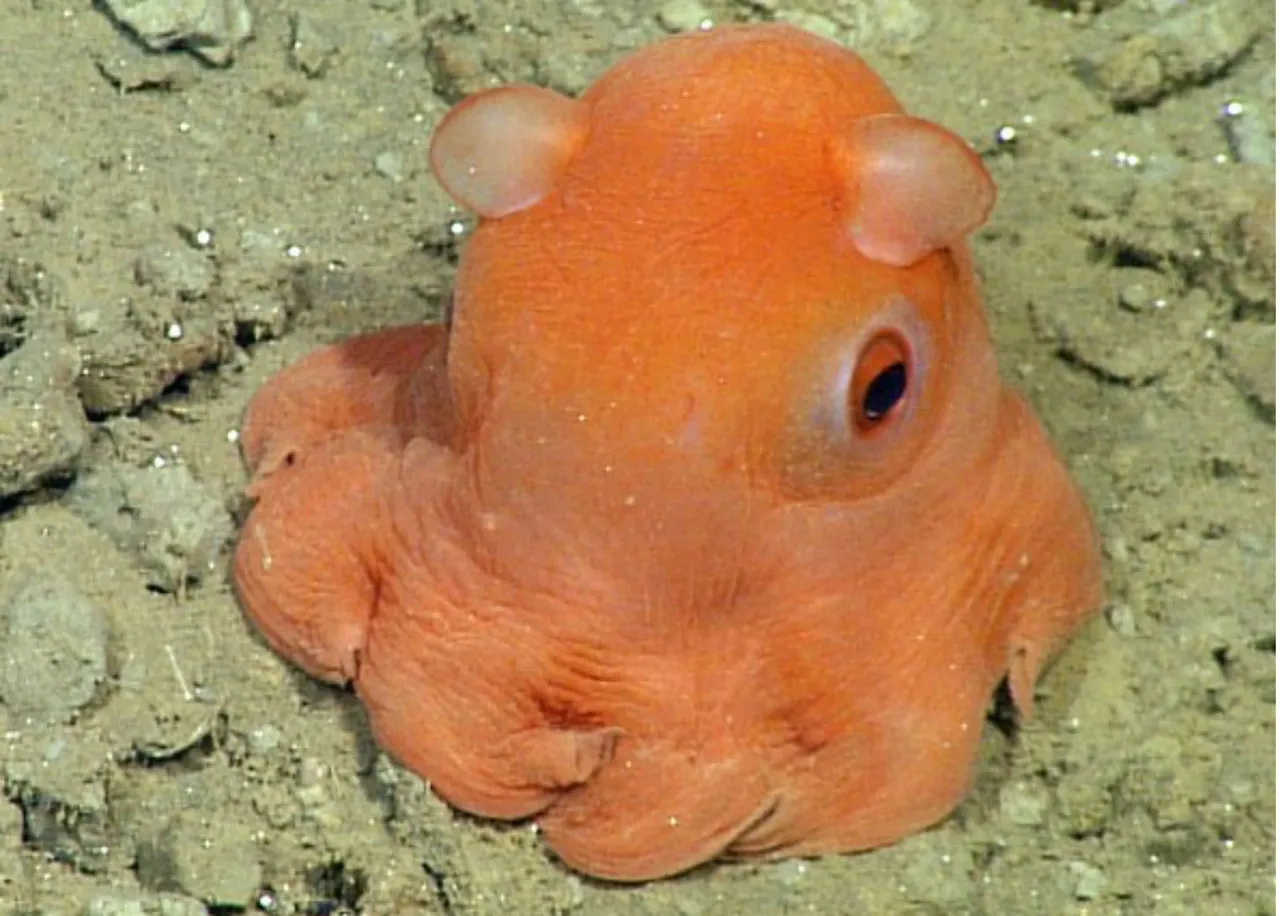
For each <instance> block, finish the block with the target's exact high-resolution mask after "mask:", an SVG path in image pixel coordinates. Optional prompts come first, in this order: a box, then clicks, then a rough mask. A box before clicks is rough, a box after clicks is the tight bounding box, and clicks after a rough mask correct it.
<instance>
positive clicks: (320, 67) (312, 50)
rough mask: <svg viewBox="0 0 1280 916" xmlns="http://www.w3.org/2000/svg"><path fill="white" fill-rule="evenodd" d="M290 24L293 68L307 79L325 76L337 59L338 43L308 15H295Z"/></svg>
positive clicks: (290, 56)
mask: <svg viewBox="0 0 1280 916" xmlns="http://www.w3.org/2000/svg"><path fill="white" fill-rule="evenodd" d="M289 24H290V28H291V31H292V35H291V36H290V40H289V62H290V63H291V64H293V68H294V69H295V70H297V71H298V72H299V73H301V74H302V75H303V76H305V77H306V78H307V79H319V78H320V77H322V76H324V75H325V73H327V72H328V70H329V67H330V66H331V65H332V63H333V61H334V58H335V57H337V54H338V43H337V41H335V40H334V39H333V38H331V37H330V36H329V33H328V30H327V29H324V28H322V27H321V26H320V25H319V24H318V23H317V22H316V21H315V19H314V18H313V17H312V16H310V15H308V14H304V13H294V14H293V15H292V16H291V17H290V21H289Z"/></svg>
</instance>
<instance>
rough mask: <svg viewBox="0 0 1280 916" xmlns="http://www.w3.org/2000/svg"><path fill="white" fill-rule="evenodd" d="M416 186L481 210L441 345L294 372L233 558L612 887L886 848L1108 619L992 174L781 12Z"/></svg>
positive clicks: (308, 363)
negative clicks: (997, 286) (762, 859)
mask: <svg viewBox="0 0 1280 916" xmlns="http://www.w3.org/2000/svg"><path fill="white" fill-rule="evenodd" d="M431 164H432V167H433V170H434V173H435V175H436V177H437V179H438V180H439V181H440V183H441V185H442V186H443V187H444V189H445V190H446V191H447V192H448V193H449V194H450V195H451V196H452V197H453V198H454V199H455V200H456V201H457V202H458V203H459V204H460V205H461V206H464V207H466V208H469V209H470V210H472V211H474V212H476V213H477V214H478V215H479V217H480V219H479V224H478V226H477V228H476V230H475V232H474V235H473V236H472V238H471V239H470V240H469V242H468V243H467V246H466V249H465V252H464V255H463V258H462V261H461V263H460V265H459V269H458V273H457V278H456V285H455V288H454V292H453V306H452V315H451V319H450V320H449V321H448V323H447V325H446V324H445V323H435V324H422V325H415V326H411V327H399V328H392V329H390V330H385V331H381V332H377V333H371V334H368V335H365V336H360V337H356V338H354V339H351V340H347V341H345V342H342V343H339V344H336V345H334V346H329V347H326V348H324V349H321V350H319V351H318V352H315V353H313V354H311V355H309V356H307V357H305V358H304V359H302V360H301V361H299V362H298V363H296V364H295V365H293V366H291V367H290V368H288V369H286V370H285V371H283V372H281V373H280V374H279V375H277V376H276V377H275V378H273V379H271V380H270V381H269V382H268V383H267V384H266V385H265V386H264V387H263V388H262V389H261V390H260V392H259V393H257V395H256V396H255V397H254V398H253V400H252V403H251V404H250V405H249V408H248V412H247V414H246V417H245V419H244V424H243V430H242V443H243V449H244V455H245V458H246V461H247V464H248V466H249V469H250V472H251V476H252V480H251V483H250V485H249V494H250V495H251V496H252V497H253V498H254V499H255V500H256V505H255V506H254V508H253V510H252V512H251V514H250V515H249V517H248V519H247V521H246V523H245V527H244V531H243V535H242V537H241V539H240V542H239V545H238V548H237V553H236V557H235V582H236V586H237V589H238V593H239V595H240V598H241V601H242V603H243V606H244V608H245V610H246V612H247V614H248V616H249V617H250V618H251V620H252V621H253V622H254V623H255V624H256V625H257V627H258V629H259V630H260V631H261V633H262V634H263V636H264V637H265V638H266V640H267V642H268V643H269V644H270V645H271V646H272V647H273V648H274V649H275V650H276V651H277V652H279V653H280V654H281V655H283V656H284V657H285V658H287V659H289V660H291V661H293V662H294V663H296V664H297V665H299V666H301V667H302V668H303V669H305V670H306V671H307V672H309V673H310V674H311V675H313V676H315V677H317V678H321V679H323V680H326V681H331V682H337V683H349V684H351V685H352V686H353V687H354V691H355V693H356V695H357V696H358V697H359V698H360V700H361V702H362V703H363V704H364V706H365V708H366V710H367V712H368V717H369V722H370V725H371V728H372V730H373V733H374V736H375V737H376V739H377V740H378V742H379V743H380V744H381V745H382V747H383V748H385V749H386V750H387V751H388V752H389V753H390V754H391V755H392V756H393V757H394V758H395V759H397V760H398V761H400V762H401V763H402V764H404V765H405V766H407V767H408V768H410V769H411V770H413V771H415V772H416V773H418V774H420V775H421V776H422V777H424V778H425V779H427V780H428V781H429V782H430V784H431V786H432V787H433V789H434V790H435V791H436V792H437V793H439V795H440V796H442V797H443V798H444V799H445V800H447V801H448V802H450V803H451V804H453V805H454V806H456V807H457V808H460V809H462V810H465V811H468V812H472V813H474V814H477V815H481V816H486V817H491V818H502V819H519V818H534V819H536V822H537V824H538V825H539V826H540V828H541V832H542V834H543V835H544V836H545V838H546V841H547V843H548V844H549V845H550V847H551V848H552V849H553V850H554V851H555V852H556V853H557V854H558V855H559V856H560V858H561V859H563V860H564V861H565V862H566V863H567V864H568V865H570V866H572V867H573V868H576V869H580V870H582V871H583V872H586V873H589V874H592V875H596V876H601V877H605V878H611V879H618V880H641V879H649V878H655V877H660V876H665V875H671V874H673V873H677V872H680V871H683V870H686V869H688V868H690V867H692V866H695V865H697V864H699V863H702V862H705V861H707V860H709V859H712V858H715V857H717V856H720V855H728V856H735V857H738V856H740V857H746V856H785V855H809V854H819V853H826V852H832V851H851V850H859V849H866V848H869V847H874V846H878V845H881V844H886V843H890V842H893V841H895V840H897V839H899V838H901V837H903V836H904V835H906V834H908V833H910V832H912V831H916V830H919V829H921V828H924V827H926V826H928V825H930V824H932V823H934V822H936V821H938V820H939V819H940V818H942V817H944V816H945V815H946V814H947V813H948V812H950V811H951V810H952V809H953V808H954V807H955V806H956V805H957V804H958V802H959V801H960V799H961V798H962V797H963V795H964V793H965V791H966V789H967V786H968V784H969V782H970V778H971V774H972V769H973V761H974V757H975V747H976V744H977V742H978V739H979V734H980V732H981V731H982V724H983V720H984V715H985V713H986V710H987V708H988V704H989V702H990V699H991V696H992V693H993V690H994V689H995V688H996V687H997V685H998V684H999V683H1000V681H1001V680H1002V679H1003V678H1005V677H1006V676H1007V678H1008V683H1009V687H1010V690H1011V693H1012V696H1013V699H1014V701H1015V702H1016V704H1017V706H1018V707H1019V709H1020V710H1021V711H1022V712H1023V713H1027V712H1029V711H1030V709H1031V705H1032V697H1033V686H1034V683H1035V680H1036V678H1037V675H1038V674H1039V672H1040V671H1041V670H1042V668H1043V666H1044V665H1045V664H1046V662H1047V660H1048V659H1049V658H1050V657H1051V656H1052V655H1053V654H1054V652H1055V651H1056V650H1057V649H1058V648H1059V647H1060V646H1061V645H1062V644H1063V642H1064V640H1065V639H1066V638H1067V637H1068V635H1069V634H1070V633H1071V632H1072V630H1073V629H1074V628H1075V627H1076V626H1077V624H1078V623H1079V622H1080V621H1081V620H1082V619H1083V618H1084V617H1085V616H1086V615H1088V614H1089V613H1090V612H1092V611H1093V610H1094V609H1095V608H1096V607H1097V606H1098V604H1099V603H1100V600H1101V596H1100V589H1101V585H1100V571H1099V566H1100V564H1099V557H1098V552H1097V549H1096V546H1095V535H1094V531H1093V528H1092V525H1091V522H1090V519H1089V516H1088V513H1087V510H1086V507H1085V504H1084V502H1083V501H1082V499H1081V497H1080V495H1079V494H1078V492H1077V490H1076V488H1075V487H1074V486H1073V485H1072V483H1071V481H1070V480H1069V478H1068V476H1067V473H1066V471H1065V470H1064V467H1063V465H1062V464H1061V463H1060V462H1059V460H1058V459H1057V458H1056V457H1055V454H1054V452H1053V451H1052V449H1051V447H1050V445H1049V444H1048V442H1047V441H1046V439H1045V436H1044V434H1043V432H1042V430H1041V428H1040V426H1039V425H1038V423H1037V421H1036V420H1035V418H1034V417H1033V416H1032V414H1031V413H1030V411H1029V410H1028V408H1027V406H1026V405H1025V404H1024V402H1023V401H1022V400H1021V398H1020V397H1018V396H1017V395H1016V394H1014V393H1013V392H1011V391H1010V390H1009V389H1007V388H1006V387H1005V386H1004V385H1002V383H1001V381H1000V379H999V378H998V376H997V370H996V361H995V356H994V353H993V348H992V345H991V342H990V340H989V337H988V331H987V327H986V323H985V319H984V317H983V313H982V309H981V304H980V300H979V293H978V289H977V285H976V280H975V276H974V271H973V268H972V266H971V264H970V259H969V255H968V253H967V251H966V247H965V241H964V240H965V238H966V236H967V235H968V234H969V233H970V232H972V231H973V230H974V229H975V228H976V227H978V226H979V225H980V224H981V223H982V222H983V221H984V220H985V219H986V217H987V215H988V212H989V210H990V208H991V206H992V204H993V200H994V190H993V186H992V182H991V180H990V178H989V177H988V174H987V172H986V170H985V168H984V167H983V165H982V163H981V161H980V159H979V158H978V157H977V156H976V155H975V154H974V153H973V152H972V151H971V150H970V149H969V148H968V147H967V146H966V145H965V144H964V143H963V142H962V141H961V140H960V139H958V138H957V137H955V136H954V135H952V134H950V133H948V132H947V131H945V130H943V129H942V128H940V127H937V126H935V125H933V124H930V123H928V122H926V121H923V120H920V119H917V118H914V117H911V116H909V115H906V114H904V113H902V111H901V109H900V107H899V105H898V104H897V103H896V102H895V100H894V98H893V97H892V96H891V95H890V93H889V91H888V89H887V88H886V87H885V86H884V84H883V83H882V82H881V81H880V80H879V79H878V78H877V77H876V75H875V74H874V73H873V72H872V71H871V70H870V69H869V68H868V67H867V65H866V64H865V63H864V62H863V61H861V60H860V59H859V58H858V57H857V56H855V55H854V54H852V53H850V52H849V51H847V50H845V49H843V48H841V47H839V46H838V45H836V44H833V43H830V42H828V41H826V40H824V39H821V38H817V37H815V36H812V35H809V34H806V33H804V32H801V31H798V30H796V29H793V28H790V27H786V26H781V25H767V26H747V27H728V28H717V29H714V30H711V31H708V32H702V33H696V34H689V35H684V36H680V37H675V38H671V39H668V40H665V41H662V42H659V43H657V44H655V45H653V46H650V47H648V48H645V49H643V50H641V51H639V52H637V53H635V54H633V55H632V56H630V57H628V58H626V59H624V60H623V61H622V62H620V63H618V64H617V65H616V66H614V67H613V68H612V69H610V70H609V71H608V72H607V73H606V74H605V75H604V76H603V77H601V78H600V80H599V81H598V82H596V83H595V84H594V85H593V86H591V87H590V89H588V90H587V91H586V92H585V94H583V96H582V97H581V98H580V99H576V100H575V99H569V98H566V97H564V96H561V95H558V94H556V93H554V92H552V91H550V90H547V89H542V88H536V87H531V86H512V87H504V88H498V89H494V90H490V91H486V92H482V93H480V94H478V95H476V96H474V97H471V98H469V99H467V100H465V101H464V102H462V103H461V104H460V105H458V106H457V107H456V108H455V109H454V110H453V111H451V112H450V113H449V114H448V115H447V116H446V117H445V119H444V120H443V122H442V123H441V124H440V125H439V127H438V129H437V130H436V132H435V134H434V137H433V141H432V146H431Z"/></svg>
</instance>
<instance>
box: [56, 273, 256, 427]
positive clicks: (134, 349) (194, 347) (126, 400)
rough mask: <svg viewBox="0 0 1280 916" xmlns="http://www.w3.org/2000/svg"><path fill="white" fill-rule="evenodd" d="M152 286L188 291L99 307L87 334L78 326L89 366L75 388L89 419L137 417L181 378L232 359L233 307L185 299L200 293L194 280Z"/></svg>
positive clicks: (84, 354) (86, 363)
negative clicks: (135, 412) (136, 413)
mask: <svg viewBox="0 0 1280 916" xmlns="http://www.w3.org/2000/svg"><path fill="white" fill-rule="evenodd" d="M154 266H155V265H154V264H151V265H149V267H148V268H147V269H148V270H149V269H150V268H151V267H154ZM144 276H146V277H147V278H151V277H152V275H151V274H144ZM135 277H137V270H136V269H135ZM154 279H155V281H156V282H157V283H165V282H177V283H181V284H183V285H181V286H179V287H176V288H174V290H173V292H174V295H172V296H170V295H164V294H158V293H157V294H154V295H144V296H142V297H140V299H139V301H129V302H125V303H103V304H100V307H99V309H98V310H97V312H98V314H97V315H95V316H94V320H93V322H92V323H91V324H89V325H88V326H85V323H84V322H83V321H81V322H80V323H79V326H78V327H77V331H78V332H79V333H80V334H81V335H82V336H79V337H78V338H77V343H78V344H79V345H80V349H81V353H82V356H83V361H84V365H83V368H82V369H81V372H80V377H79V379H78V384H77V388H78V390H79V393H80V400H81V403H82V404H83V405H84V409H85V410H86V411H87V412H88V413H89V414H90V415H91V416H104V415H108V414H114V413H121V412H123V411H127V410H133V409H135V408H137V407H139V406H141V405H142V404H145V403H147V402H148V401H151V400H154V399H155V398H157V397H159V396H160V395H161V394H163V393H164V391H165V389H166V388H168V387H169V386H170V385H172V384H173V383H174V382H176V381H177V380H178V379H180V378H182V377H183V376H185V375H190V374H191V373H194V372H196V371H198V370H200V369H202V368H206V367H209V366H216V365H220V364H222V363H224V362H226V361H227V360H229V359H231V358H232V356H233V355H234V353H235V341H234V337H233V335H234V331H235V325H234V314H233V313H234V309H233V307H232V306H230V305H227V306H225V307H224V306H223V305H222V304H221V303H214V302H212V301H210V300H207V299H198V300H196V301H188V300H187V299H184V298H183V297H182V292H181V291H183V290H185V291H186V292H187V293H188V294H190V293H191V292H193V291H194V290H195V289H197V288H198V287H195V286H192V285H190V284H189V281H190V280H191V279H192V278H191V277H187V279H186V280H178V279H177V278H176V277H169V278H168V279H162V278H161V277H160V276H158V275H157V276H155V278H154Z"/></svg>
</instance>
